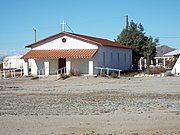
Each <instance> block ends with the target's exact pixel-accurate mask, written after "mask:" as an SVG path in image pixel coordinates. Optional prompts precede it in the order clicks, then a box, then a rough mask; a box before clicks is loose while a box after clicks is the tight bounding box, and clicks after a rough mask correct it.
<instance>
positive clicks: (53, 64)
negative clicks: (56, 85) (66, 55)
mask: <svg viewBox="0 0 180 135" xmlns="http://www.w3.org/2000/svg"><path fill="white" fill-rule="evenodd" d="M57 70H58V59H49V72H50V75H55V74H56V73H57V72H56V71H57Z"/></svg>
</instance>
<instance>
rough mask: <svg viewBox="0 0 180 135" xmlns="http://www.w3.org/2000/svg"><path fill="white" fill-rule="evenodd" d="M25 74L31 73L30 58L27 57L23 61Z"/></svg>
mask: <svg viewBox="0 0 180 135" xmlns="http://www.w3.org/2000/svg"><path fill="white" fill-rule="evenodd" d="M23 68H24V76H26V75H29V60H28V59H25V60H24V63H23Z"/></svg>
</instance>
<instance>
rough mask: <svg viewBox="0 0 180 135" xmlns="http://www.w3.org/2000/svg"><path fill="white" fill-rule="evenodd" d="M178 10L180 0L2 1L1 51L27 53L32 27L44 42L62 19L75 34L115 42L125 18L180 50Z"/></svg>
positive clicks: (179, 11)
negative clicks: (25, 48) (21, 51)
mask: <svg viewBox="0 0 180 135" xmlns="http://www.w3.org/2000/svg"><path fill="white" fill-rule="evenodd" d="M179 7H180V0H0V17H1V19H0V50H24V46H26V45H28V44H31V43H33V42H34V35H33V28H35V29H36V30H37V40H41V39H43V38H45V37H48V36H51V35H53V34H56V33H59V32H60V31H61V26H60V23H61V21H62V20H65V21H66V22H67V24H68V25H69V26H70V27H71V29H72V30H73V31H74V32H75V33H80V34H85V35H91V36H95V37H102V38H106V39H110V40H114V39H115V38H116V37H117V35H118V34H119V33H120V32H121V31H122V29H123V27H124V25H125V16H126V15H128V16H129V20H133V21H134V22H135V23H142V25H143V26H144V29H145V32H146V35H147V36H153V37H160V38H159V39H160V44H161V45H169V46H171V47H174V48H176V49H180V15H179V13H180V8H179ZM66 31H69V32H70V30H69V29H68V28H66ZM1 52H2V51H0V53H1ZM11 52H12V51H11Z"/></svg>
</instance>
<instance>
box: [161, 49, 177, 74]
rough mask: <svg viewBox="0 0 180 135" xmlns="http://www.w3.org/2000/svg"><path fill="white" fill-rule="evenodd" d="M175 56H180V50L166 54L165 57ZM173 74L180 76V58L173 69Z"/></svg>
mask: <svg viewBox="0 0 180 135" xmlns="http://www.w3.org/2000/svg"><path fill="white" fill-rule="evenodd" d="M175 55H180V50H174V51H172V52H169V53H166V54H165V55H164V56H171V57H173V56H175ZM171 72H172V73H173V74H180V57H179V58H178V59H177V61H176V63H175V65H174V67H173V68H172V71H171Z"/></svg>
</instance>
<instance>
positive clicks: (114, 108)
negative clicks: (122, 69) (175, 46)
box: [0, 76, 180, 135]
mask: <svg viewBox="0 0 180 135" xmlns="http://www.w3.org/2000/svg"><path fill="white" fill-rule="evenodd" d="M73 134H74V135H81V134H82V135H119V134H120V135H179V134H180V77H161V78H158V77H152V78H128V77H127V78H126V77H124V78H123V77H122V78H120V79H108V78H101V77H98V78H93V77H90V78H88V79H85V77H70V78H68V79H66V80H57V79H56V77H55V76H51V77H47V78H40V79H36V80H31V78H28V77H26V78H25V77H22V78H11V79H4V80H0V135H73Z"/></svg>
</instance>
